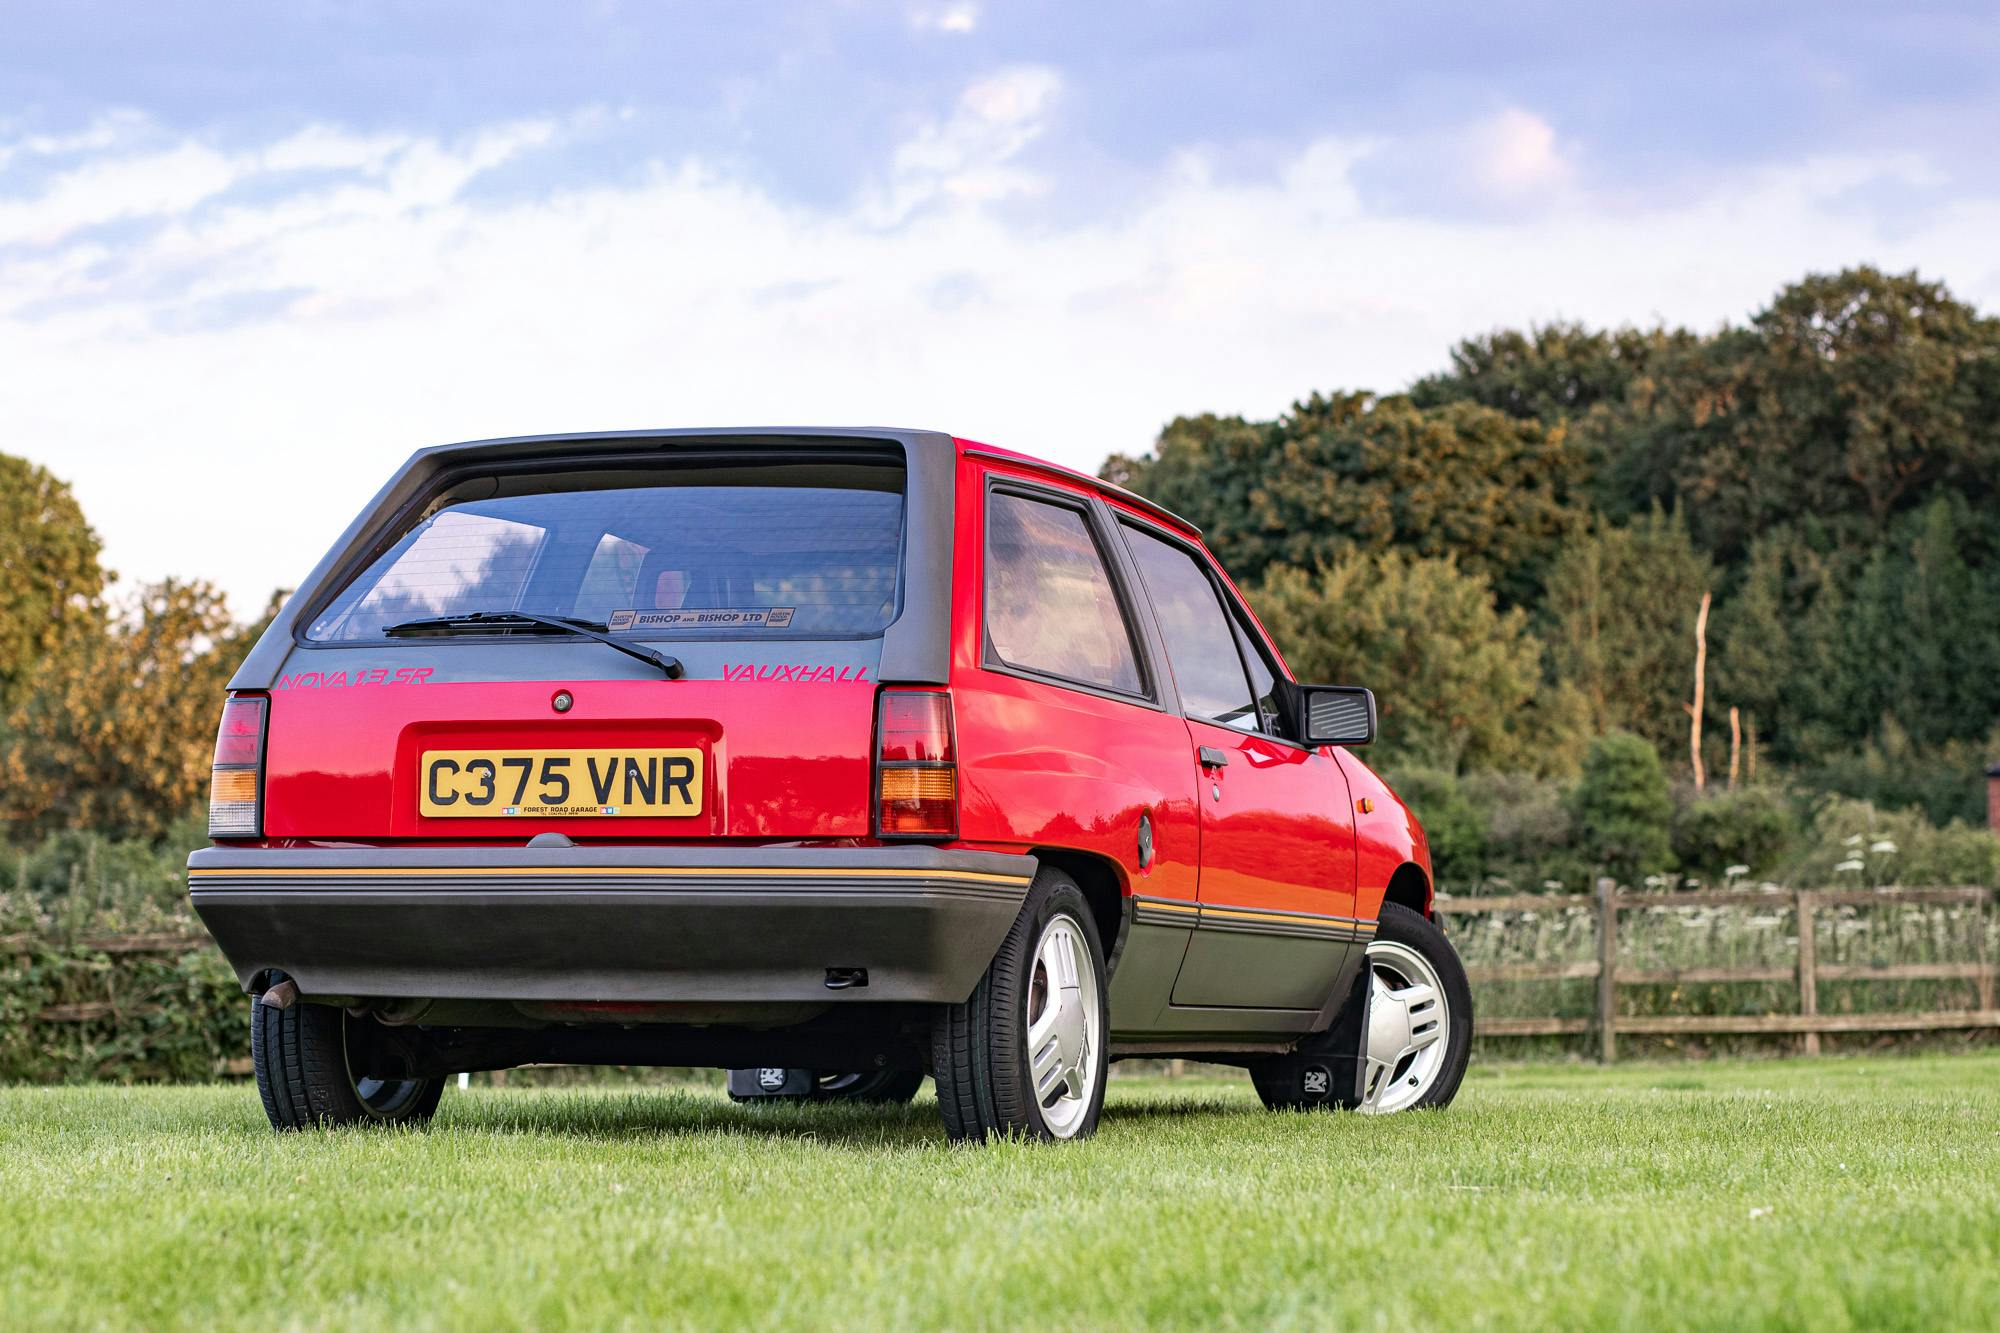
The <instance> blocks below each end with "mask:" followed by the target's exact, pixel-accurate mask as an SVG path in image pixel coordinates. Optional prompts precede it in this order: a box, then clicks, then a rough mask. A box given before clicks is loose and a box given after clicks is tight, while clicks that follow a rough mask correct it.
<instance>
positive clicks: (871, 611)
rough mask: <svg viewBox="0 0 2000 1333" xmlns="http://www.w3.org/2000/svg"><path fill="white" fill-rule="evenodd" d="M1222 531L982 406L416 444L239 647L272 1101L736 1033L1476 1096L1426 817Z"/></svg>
mask: <svg viewBox="0 0 2000 1333" xmlns="http://www.w3.org/2000/svg"><path fill="white" fill-rule="evenodd" d="M1374 726H1375V712H1374V699H1373V696H1372V695H1371V694H1369V692H1368V691H1367V690H1365V689H1360V688H1356V687H1350V686H1320V685H1309V684H1301V683H1299V682H1297V681H1295V680H1294V679H1293V678H1292V676H1291V674H1290V672H1289V671H1288V670H1287V669H1286V667H1285V665H1284V660H1283V658H1282V656H1281V655H1280V654H1279V652H1278V650H1277V646H1276V645H1275V644H1273V643H1272V642H1271V640H1270V638H1269V637H1268V636H1267V635H1266V634H1265V633H1264V631H1263V629H1262V628H1261V626H1260V625H1259V624H1258V622H1257V619H1256V617H1255V616H1254V615H1252V614H1251V612H1250V610H1249V608H1248V607H1247V606H1246V605H1245V604H1244V601H1243V599H1242V598H1241V596H1240V595H1239V594H1238V592H1237V590H1236V589H1235V587H1234V586H1233V585H1232V584H1231V582H1230V580H1229V578H1228V577H1227V575H1225V574H1224V573H1223V571H1222V570H1221V569H1220V568H1219V567H1218V565H1217V564H1216V562H1215V561H1214V560H1213V559H1212V558H1211V557H1210V555H1209V554H1208V552H1207V551H1206V550H1205V549H1204V548H1203V546H1202V544H1201V540H1200V534H1199V533H1198V532H1196V530H1195V529H1194V528H1193V527H1191V526H1190V525H1188V524H1187V523H1186V522H1184V521H1182V520H1181V519H1178V518H1176V517H1175V516H1174V515H1172V514H1170V513H1168V512H1166V511H1164V510H1162V509H1160V508H1159V507H1157V506H1155V505H1153V504H1151V503H1149V502H1147V501H1145V500H1143V499H1141V498H1139V497H1138V496H1135V495H1131V494H1128V493H1126V492H1124V491H1121V490H1119V489H1117V488H1115V487H1113V486H1110V485H1107V484H1106V483H1104V482H1101V481H1098V480H1096V479H1094V478H1091V477H1088V476H1084V475H1082V474H1079V473H1075V472H1071V471H1069V470H1067V469H1063V468H1058V467H1054V466H1052V465H1049V464H1046V463H1042V462H1039V461H1037V460H1035V459H1032V458H1028V457H1025V456H1023V455H1020V454H1016V453H1011V452H1008V451H1005V450H1001V449H995V448H989V447H987V446H984V445H979V444H974V443H971V442H969V441H965V440H960V439H955V438H953V437H951V436H949V435H944V434H937V433H931V432H925V431H900V430H785V431H755V430H723V431H658V432H637V433H621V434H592V435H565V436H547V437H536V438H523V439H506V440H489V441H481V442H477V443H472V444H462V445H452V446H448V447H444V448H437V449H427V450H424V451H422V452H420V453H418V454H417V455H416V456H415V457H414V458H412V459H411V460H410V461H409V462H408V463H407V464H406V465H405V466H404V467H403V468H402V470H401V471H399V472H398V473H397V474H396V475H395V477H394V478H392V479H391V480H390V481H389V483H388V485H387V486H385V487H384V488H383V490H382V491H381V493H380V494H379V495H378V496H377V497H376V498H375V499H374V501H373V502H372V503H370V504H369V505H368V507H367V508H366V510H365V511H364V512H363V513H362V514H361V515H360V516H359V517H358V518H357V519H356V520H355V521H354V523H353V525H352V526H351V527H349V529H348V530H347V531H346V533H345V534H343V535H342V536H341V538H340V539H339V541H337V542H336V543H335V544H334V546H333V549H332V550H331V551H330V552H328V554H327V555H326V557H325V558H324V559H323V560H322V561H321V562H320V564H319V566H318V567H317V568H316V569H314V570H313V571H312V573H311V574H310V575H309V576H308V577H307V578H306V579H305V581H304V582H303V583H302V584H301V585H300V587H299V589H298V591H297V592H296V593H295V594H294V595H293V596H292V598H291V599H290V601H289V602H288V603H287V604H286V606H285V607H284V609H283V611H282V612H281V613H280V614H279V616H278V618H277V620H276V622H275V623H274V624H273V625H272V626H271V628H270V630H269V632H268V633H266V634H265V635H264V636H263V637H262V639H261V640H260V641H259V642H258V643H257V645H256V646H255V648H254V649H253V650H252V651H251V653H250V655H249V656H248V658H247V659H246V660H245V661H244V663H243V665H242V667H241V669H240V670H239V671H238V672H237V674H236V676H235V677H234V679H233V680H232V681H231V682H230V686H229V697H228V700H227V702H226V704H225V706H224V710H223V716H222V724H221V729H220V734H219V736H218V739H217V742H216V753H215V771H214V783H213V795H212V801H211V805H210V823H209V831H210V834H211V837H212V839H213V842H214V846H213V847H211V848H209V849H207V850H204V851H200V852H196V853H195V854H194V855H193V856H192V857H191V858H190V859H189V864H188V873H189V884H190V892H191V894H192V897H193V902H194V905H195V908H196V910H197V911H198V912H199V913H200V914H201V917H202V919H203V921H204V922H206V924H207V926H208V928H209V929H210V931H211V932H212V933H213V934H214V936H215V938H216V939H217V940H218V941H219V942H220V944H221V946H222V949H223V951H224V953H225V954H226V955H227V956H228V958H229V961H230V962H231V964H232V965H233V966H234V968H235V971H236V973H237V975H238V977H239V978H240V979H241V982H242V984H243V987H244V989H245V991H246V993H247V994H248V995H249V996H250V997H251V1000H252V1008H251V1015H252V1038H253V1050H254V1063H255V1067H256V1074H257V1084H258V1088H259V1091H260V1093H261V1094H262V1097H263V1102H264V1107H265V1110H266V1111H267V1112H268V1114H269V1116H270V1119H271V1122H272V1123H273V1124H274V1125H277V1126H280V1127H296V1126H304V1125H309V1124H319V1123H329V1122H331V1123H342V1122H352V1121H369V1120H373V1121H412V1120H421V1119H423V1118H425V1117H427V1116H429V1115H430V1114H431V1112H432V1111H433V1110H434V1109H435V1107H436V1106H437V1103H438V1099H439V1095H440V1090H441V1089H442V1087H443V1085H444V1081H445V1080H446V1078H447V1077H448V1076H450V1075H452V1074H456V1073H459V1072H463V1071H468V1070H484V1069H504V1068H508V1067H511V1066H516V1065H522V1064H528V1063H536V1062H562V1063H581V1064H592V1063H600V1064H620V1065H708V1066H715V1067H722V1068H728V1069H732V1070H735V1071H737V1072H736V1073H734V1074H733V1075H732V1076H731V1087H732V1090H733V1091H734V1092H735V1093H736V1095H738V1096H739V1097H743V1098H752V1097H759V1096H813V1097H850V1098H865V1099H878V1100H899V1099H908V1098H909V1097H911V1096H913V1095H914V1094H915V1093H916V1091H917V1089H918V1086H919V1084H920V1083H921V1082H922V1080H923V1079H924V1078H925V1077H926V1076H929V1077H931V1078H933V1079H934V1080H935V1082H936V1088H937V1100H938V1105H939V1109H940V1111H941V1113H942V1116H943V1119H944V1124H945V1128H946V1130H947V1132H948V1133H949V1135H950V1136H951V1137H953V1138H957V1139H983V1138H986V1137H989V1136H993V1135H1006V1134H1017V1135H1026V1136H1033V1137H1046V1138H1057V1139H1065V1138H1074V1137H1078V1136H1081V1135H1084V1134H1088V1133H1089V1132H1090V1131H1091V1130H1092V1129H1093V1128H1094V1127H1095V1125H1096V1123H1097V1119H1098V1115H1099V1111H1100V1108H1101V1107H1102V1105H1103V1100H1104V1086H1105V1075H1106V1068H1107V1063H1108V1062H1109V1061H1111V1060H1115V1059H1120V1058H1125V1057H1133V1056H1148V1057H1157V1056H1186V1057H1192V1058H1197V1059H1202V1060H1209V1061H1219V1062H1225V1063H1232V1064H1236V1065H1240V1066H1243V1067H1245V1068H1247V1069H1248V1070H1249V1072H1250V1074H1251V1076H1252V1078H1253V1079H1254V1081H1255V1084H1256V1087H1257V1089H1258V1091H1259V1092H1260V1093H1261V1094H1262V1096H1263V1099H1264V1101H1265V1102H1266V1103H1267V1104H1268V1105H1270V1106H1273V1107H1320V1106H1351V1107H1358V1108H1361V1109H1364V1110H1370V1111H1394V1110H1401V1109H1404V1108H1408V1107H1414V1106H1437V1105H1442V1104H1444V1103H1446V1102H1448V1101H1449V1100H1450V1099H1451V1097H1452V1096H1453V1094H1454V1092H1455V1091H1456V1090H1457V1087H1458V1084H1459V1080H1460V1078H1461V1076H1462V1074H1463V1072H1464V1069H1465V1064H1466V1058H1467V1051H1468V1046H1469V1039H1470V1033H1471V1024H1472V1001H1471V996H1470V993H1469V991H1468V989H1467V986H1466V981H1465V974H1464V970H1463V968H1461V967H1460V965H1459V962H1458V959H1457V957H1456V955H1455V954H1454V953H1453V951H1452V948H1451V946H1450V945H1449V944H1448V943H1447V942H1446V940H1445V937H1444V935H1443V934H1442V933H1441V931H1440V930H1439V929H1438V927H1437V925H1436V924H1435V922H1434V919H1433V916H1432V907H1431V870H1430V859H1429V854H1428V851H1427V848H1426V846H1425V841H1424V834H1423V830H1422V828H1421V827H1420V826H1419V825H1418V822H1417V820H1416V819H1415V818H1414V817H1413V816H1412V815H1411V813H1410V812H1409V810H1408V809H1406V808H1405V807H1404V805H1403V804H1402V802H1400V801H1399V800H1398V799H1397V798H1396V796H1395V795H1394V794H1393V793H1392V792H1391V791H1390V790H1389V789H1388V787H1387V786H1385V785H1384V784H1383V783H1382V781H1381V780H1380V779H1379V778H1377V777H1376V776H1375V775H1374V774H1373V773H1372V772H1370V771H1369V769H1368V767H1367V766H1366V765H1364V764H1363V763H1362V762H1361V761H1360V760H1359V759H1357V758H1356V757H1355V755H1354V753H1353V752H1352V748H1351V747H1354V746H1359V745H1362V744H1365V743H1366V742H1367V741H1368V740H1370V739H1371V737H1372V735H1373V731H1374Z"/></svg>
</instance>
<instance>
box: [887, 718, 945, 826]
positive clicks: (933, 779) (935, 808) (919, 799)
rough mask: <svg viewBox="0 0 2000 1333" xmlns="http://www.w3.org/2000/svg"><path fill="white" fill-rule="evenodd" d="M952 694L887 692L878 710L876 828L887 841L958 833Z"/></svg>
mask: <svg viewBox="0 0 2000 1333" xmlns="http://www.w3.org/2000/svg"><path fill="white" fill-rule="evenodd" d="M956 762H957V761H956V758H955V756H954V755H953V753H952V735H951V696H950V695H948V694H946V693H944V692H943V691H941V690H884V691H883V692H882V696H881V700H880V702H879V703H878V704H877V705H876V712H875V828H876V832H877V833H879V834H880V835H881V836H882V837H885V838H950V837H955V836H957V834H958V769H957V767H956Z"/></svg>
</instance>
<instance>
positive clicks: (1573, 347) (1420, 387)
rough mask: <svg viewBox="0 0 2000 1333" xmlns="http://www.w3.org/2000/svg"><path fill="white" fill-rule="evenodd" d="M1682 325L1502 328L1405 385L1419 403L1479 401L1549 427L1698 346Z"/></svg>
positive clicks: (1613, 399) (1612, 399)
mask: <svg viewBox="0 0 2000 1333" xmlns="http://www.w3.org/2000/svg"><path fill="white" fill-rule="evenodd" d="M1699 341H1700V340H1699V339H1698V338H1696V337H1695V335H1693V334H1691V333H1688V332H1686V331H1685V330H1680V329H1675V330H1668V329H1664V328H1655V329H1613V330H1598V329H1587V328H1585V327H1583V326H1582V325H1581V324H1574V323H1561V322H1558V323H1554V324H1545V325H1542V326H1541V327H1538V328H1533V329H1530V330H1528V331H1527V332H1526V333H1522V332H1520V331H1518V330H1515V329H1499V330H1496V331H1494V332H1492V333H1488V334H1483V335H1481V336H1479V337H1476V338H1467V339H1465V340H1464V341H1463V342H1461V343H1459V344H1458V346H1456V347H1454V348H1452V350H1451V369H1450V370H1447V371H1444V372H1442V373H1441V374H1437V375H1427V376H1425V377H1424V378H1423V379H1420V380H1418V381H1417V382H1416V383H1415V384H1414V385H1412V386H1411V387H1410V397H1411V399H1412V400H1413V401H1414V402H1416V404H1417V405H1418V406H1420V407H1443V406H1445V405H1446V404H1449V403H1461V402H1470V403H1479V404H1481V405H1483V406H1486V407H1490V408H1493V409H1495V410H1497V411H1501V412H1505V413H1507V414H1508V415H1509V416H1513V417H1521V418H1525V419H1528V420H1534V421H1541V422H1545V423H1548V424H1551V425H1554V424H1556V423H1558V422H1573V421H1579V420H1581V419H1583V418H1584V417H1585V416H1587V415H1588V414H1589V413H1590V412H1591V411H1592V409H1594V408H1596V407H1597V406H1598V405H1599V404H1611V403H1617V402H1618V401H1620V400H1621V399H1623V398H1624V397H1625V395H1626V393H1627V391H1628V390H1629V389H1630V388H1631V387H1632V385H1633V383H1634V382H1635V381H1637V380H1640V379H1642V378H1643V377H1645V376H1646V375H1647V374H1648V373H1649V371H1650V370H1651V369H1652V368H1653V367H1654V366H1656V365H1657V364H1658V363H1659V362H1660V360H1661V359H1662V357H1664V356H1667V355H1669V354H1671V353H1674V352H1677V351H1680V350H1683V349H1685V348H1689V347H1692V346H1695V345H1696V344H1697V343H1699Z"/></svg>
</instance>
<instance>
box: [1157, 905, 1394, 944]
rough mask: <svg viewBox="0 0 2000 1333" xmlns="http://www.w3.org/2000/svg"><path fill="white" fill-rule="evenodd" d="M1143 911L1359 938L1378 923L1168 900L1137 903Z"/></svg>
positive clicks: (1348, 918)
mask: <svg viewBox="0 0 2000 1333" xmlns="http://www.w3.org/2000/svg"><path fill="white" fill-rule="evenodd" d="M1137 902H1138V906H1139V909H1140V910H1141V911H1147V912H1151V911H1163V912H1178V913H1181V914H1184V915H1188V916H1197V917H1200V918H1207V917H1216V918H1227V919H1229V920H1234V921H1261V922H1269V923H1270V924H1272V925H1279V926H1297V927H1299V928H1301V929H1303V930H1314V929H1322V930H1323V929H1333V930H1341V931H1348V932H1352V933H1354V934H1357V935H1372V934H1374V933H1375V926H1376V923H1375V922H1373V921H1363V920H1361V919H1360V918H1358V917H1351V916H1320V915H1318V914H1315V913H1310V912H1260V911H1258V910H1256V909H1255V908H1250V907H1216V906H1212V905H1209V904H1205V903H1190V902H1181V901H1178V900H1171V899H1165V898H1139V899H1137Z"/></svg>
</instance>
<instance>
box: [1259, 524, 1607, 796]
mask: <svg viewBox="0 0 2000 1333" xmlns="http://www.w3.org/2000/svg"><path fill="white" fill-rule="evenodd" d="M1250 599H1251V602H1252V603H1253V604H1254V605H1255V607H1256V609H1257V614H1258V616H1259V617H1260V618H1261V619H1262V620H1263V622H1264V624H1265V626H1266V627H1267V628H1268V629H1269V630H1270V631H1271V634H1272V636H1273V637H1274V638H1275V639H1276V640H1277V642H1278V644H1279V646H1280V647H1281V648H1282V649H1283V650H1284V652H1285V655H1286V660H1287V662H1288V663H1289V664H1290V665H1291V667H1292V669H1293V671H1295V672H1296V673H1297V674H1298V675H1299V676H1300V678H1301V679H1304V680H1320V681H1327V682H1345V683H1351V684H1357V685H1366V686H1369V687H1370V688H1372V689H1374V690H1375V691H1376V698H1377V702H1378V706H1379V709H1380V715H1381V738H1380V745H1381V754H1382V762H1384V763H1385V764H1387V765H1389V766H1391V767H1408V768H1415V767H1430V768H1438V769H1444V770H1446V771H1451V772H1457V771H1462V770H1465V769H1472V768H1506V769H1514V770H1519V771H1523V772H1531V771H1532V772H1544V773H1565V772H1573V771H1574V769H1575V764H1576V760H1577V756H1578V754H1579V753H1580V751H1581V739H1582V735H1583V732H1582V727H1581V718H1580V714H1579V708H1578V704H1577V701H1576V700H1575V698H1574V696H1573V695H1572V694H1570V693H1569V692H1567V691H1563V690H1560V689H1556V690H1551V689H1548V688H1546V687H1545V686H1544V684H1543V681H1542V646H1541V644H1540V643H1539V642H1538V641H1537V640H1536V639H1535V637H1534V636H1533V635H1532V634H1530V633H1529V632H1528V627H1527V617H1526V616H1525V615H1524V614H1523V613H1522V612H1520V611H1519V610H1512V611H1501V610H1499V609H1498V607H1496V605H1495V604H1494V599H1493V593H1492V589H1491V588H1490V587H1489V586H1488V585H1487V583H1486V580H1485V579H1483V578H1481V577H1478V576H1476V575H1471V574H1467V573H1465V572H1463V571H1461V570H1460V569H1459V568H1458V567H1457V565H1456V564H1455V563H1453V562H1452V561H1451V560H1448V559H1439V558H1426V557H1411V556H1406V555H1403V554H1401V553H1399V552H1393V551H1392V552H1388V553H1385V554H1380V555H1366V554H1357V555H1350V556H1348V557H1346V558H1345V559H1342V560H1338V561H1336V562H1335V563H1333V564H1331V565H1329V566H1327V567H1325V568H1324V569H1322V570H1320V571H1319V572H1318V573H1316V574H1307V573H1305V572H1304V571H1302V570H1298V569H1293V568H1290V567H1286V566H1280V567H1277V568H1274V569H1272V570H1271V572H1270V574H1269V575H1268V576H1267V577H1266V578H1265V579H1264V581H1263V582H1262V583H1261V584H1258V585H1256V586H1255V587H1254V588H1252V589H1251V591H1250Z"/></svg>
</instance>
